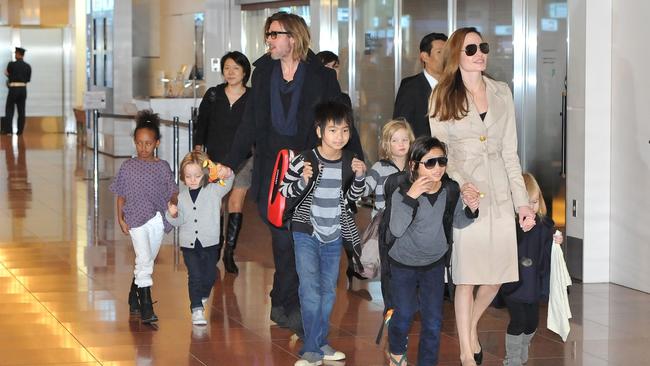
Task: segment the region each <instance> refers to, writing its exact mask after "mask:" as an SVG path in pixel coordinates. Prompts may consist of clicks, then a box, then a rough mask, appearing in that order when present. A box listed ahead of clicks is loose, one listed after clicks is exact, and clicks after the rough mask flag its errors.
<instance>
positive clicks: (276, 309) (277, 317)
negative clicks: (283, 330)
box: [271, 306, 289, 327]
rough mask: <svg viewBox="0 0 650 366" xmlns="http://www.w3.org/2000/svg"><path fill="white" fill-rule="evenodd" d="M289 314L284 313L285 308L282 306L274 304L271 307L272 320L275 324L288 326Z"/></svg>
mask: <svg viewBox="0 0 650 366" xmlns="http://www.w3.org/2000/svg"><path fill="white" fill-rule="evenodd" d="M287 320H289V319H288V318H287V315H286V314H285V313H284V308H283V307H282V306H272V307H271V321H272V322H274V323H275V324H277V325H279V326H281V327H286V326H287Z"/></svg>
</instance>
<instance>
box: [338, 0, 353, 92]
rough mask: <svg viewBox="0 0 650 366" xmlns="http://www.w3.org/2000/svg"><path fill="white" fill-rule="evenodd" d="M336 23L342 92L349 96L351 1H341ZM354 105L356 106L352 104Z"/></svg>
mask: <svg viewBox="0 0 650 366" xmlns="http://www.w3.org/2000/svg"><path fill="white" fill-rule="evenodd" d="M336 21H337V24H338V34H339V54H338V55H339V84H341V90H343V91H344V92H346V93H348V94H349V91H350V83H349V82H348V78H349V75H350V72H349V68H348V66H349V65H350V62H349V56H350V47H349V44H348V37H350V26H349V22H350V1H349V0H339V3H338V9H337V13H336ZM352 104H355V103H354V102H352Z"/></svg>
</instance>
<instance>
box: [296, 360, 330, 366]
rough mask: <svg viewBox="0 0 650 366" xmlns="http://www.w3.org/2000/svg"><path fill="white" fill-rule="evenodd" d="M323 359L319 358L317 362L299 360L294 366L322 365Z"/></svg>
mask: <svg viewBox="0 0 650 366" xmlns="http://www.w3.org/2000/svg"><path fill="white" fill-rule="evenodd" d="M322 364H323V361H321V360H318V361H316V362H309V361H307V360H302V359H301V360H298V361H296V363H294V364H293V366H319V365H322Z"/></svg>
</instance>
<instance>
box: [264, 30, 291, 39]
mask: <svg viewBox="0 0 650 366" xmlns="http://www.w3.org/2000/svg"><path fill="white" fill-rule="evenodd" d="M278 34H291V33H289V32H281V31H270V32H266V33H264V35H265V36H266V38H269V37H271V39H276V38H278Z"/></svg>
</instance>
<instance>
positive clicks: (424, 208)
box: [388, 136, 478, 365]
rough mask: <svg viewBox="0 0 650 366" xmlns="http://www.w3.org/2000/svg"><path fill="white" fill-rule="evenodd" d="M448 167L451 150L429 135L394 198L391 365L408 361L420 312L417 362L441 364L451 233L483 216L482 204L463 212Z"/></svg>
mask: <svg viewBox="0 0 650 366" xmlns="http://www.w3.org/2000/svg"><path fill="white" fill-rule="evenodd" d="M446 166H447V151H446V147H445V145H444V144H443V143H442V142H441V141H439V140H438V139H436V138H435V137H427V136H423V137H420V138H418V139H416V140H415V141H414V142H413V144H412V145H411V148H410V150H409V160H408V163H407V167H408V173H406V174H407V178H408V179H406V181H405V182H404V183H403V184H401V185H400V186H399V187H398V188H397V189H396V190H395V191H394V192H393V193H392V195H391V197H390V220H389V224H388V229H389V230H390V233H391V234H392V235H393V236H394V237H395V242H394V244H393V246H392V247H391V248H390V250H389V252H388V260H389V262H390V284H389V286H390V291H391V302H392V306H393V315H392V317H391V319H390V322H389V323H388V343H389V351H390V364H391V365H406V363H407V361H406V346H407V343H408V334H409V331H410V328H411V323H412V321H413V316H414V315H415V313H416V312H417V311H418V310H419V311H420V318H421V323H422V329H421V331H420V343H419V345H418V360H417V364H418V365H437V364H438V350H439V348H440V330H441V327H442V303H443V290H444V285H445V281H444V273H445V254H446V253H447V250H448V249H449V244H448V243H449V242H451V241H450V240H448V238H447V233H451V227H452V225H453V227H456V228H462V227H466V226H468V225H470V224H471V223H472V222H473V221H474V218H476V217H477V216H478V206H475V207H465V208H463V206H464V205H463V201H461V199H459V195H458V194H459V193H458V192H459V188H458V183H456V182H454V181H453V180H451V179H449V178H447V177H445V169H446ZM389 179H390V178H389ZM452 192H455V193H452ZM448 195H450V196H449V197H451V198H452V200H451V201H449V202H450V203H449V207H450V212H451V207H453V215H451V216H452V217H451V221H450V223H451V225H450V224H449V221H446V220H447V219H445V217H446V212H445V211H446V207H447V204H448V197H447V196H448ZM453 199H456V202H453ZM446 222H447V223H446ZM446 225H447V226H448V227H445V226H446Z"/></svg>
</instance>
